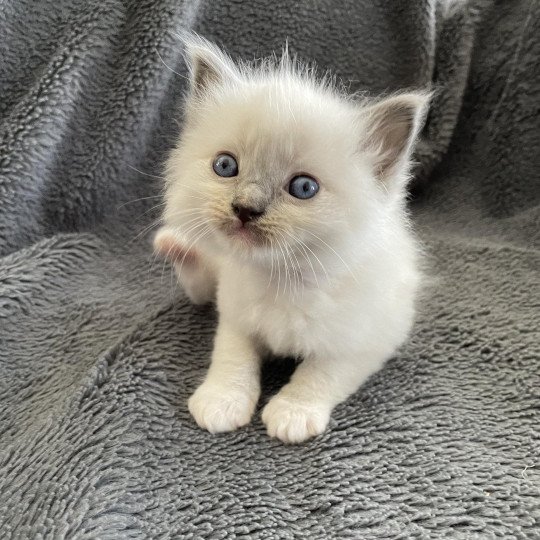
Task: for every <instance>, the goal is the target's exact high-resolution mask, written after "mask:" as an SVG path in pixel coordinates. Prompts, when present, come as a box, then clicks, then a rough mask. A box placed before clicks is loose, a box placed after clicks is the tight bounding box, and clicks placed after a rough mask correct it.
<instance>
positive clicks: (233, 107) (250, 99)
mask: <svg viewBox="0 0 540 540" xmlns="http://www.w3.org/2000/svg"><path fill="white" fill-rule="evenodd" d="M187 52H188V60H189V65H190V69H191V88H190V92H189V95H188V97H187V102H186V111H185V124H184V129H183V133H182V135H181V138H180V141H179V143H178V145H177V147H176V148H175V149H174V150H173V151H172V153H171V156H170V159H169V161H168V164H167V170H166V208H165V212H164V216H163V220H164V228H163V229H162V230H161V231H160V232H159V233H158V235H157V236H156V239H155V246H156V249H157V250H158V251H159V252H162V253H164V254H166V253H167V252H169V253H171V254H172V259H173V261H174V262H175V265H176V269H177V273H178V277H179V281H180V283H181V284H182V285H183V287H184V288H185V291H186V293H187V295H188V296H189V297H190V299H191V300H192V301H193V302H195V303H205V302H210V301H213V300H214V299H215V300H216V302H217V309H218V312H219V325H218V328H217V334H216V337H215V343H214V350H213V353H212V361H211V365H210V368H209V370H208V373H207V375H206V378H205V380H204V382H203V383H202V384H201V386H199V388H198V389H197V390H196V391H195V393H194V394H193V395H192V396H191V398H190V400H189V403H188V405H189V410H190V412H191V414H192V415H193V417H194V419H195V420H196V422H197V423H198V424H199V426H201V427H202V428H204V429H207V430H208V431H210V432H212V433H216V432H224V431H230V430H234V429H236V428H239V427H241V426H244V425H246V424H247V423H248V422H249V421H250V419H251V417H252V415H253V413H254V411H255V407H256V404H257V401H258V399H259V395H260V391H261V389H260V381H259V376H260V365H261V357H262V356H264V355H265V354H266V353H268V352H270V353H273V354H276V355H280V356H295V357H299V358H301V359H302V362H301V363H300V365H299V366H298V367H297V369H296V371H295V373H294V374H293V376H292V378H291V380H290V382H289V383H288V384H286V385H285V386H284V387H283V388H282V389H281V390H280V391H279V392H278V393H277V395H275V396H274V397H273V398H272V399H271V400H270V401H269V403H268V404H267V405H266V406H265V408H264V410H263V412H262V420H263V422H264V423H265V425H266V428H267V431H268V434H269V435H270V436H272V437H277V438H278V439H281V440H282V441H284V442H286V443H299V442H302V441H304V440H306V439H308V438H310V437H312V436H316V435H319V434H320V433H322V432H323V431H324V430H325V428H326V427H327V425H328V421H329V418H330V414H331V412H332V409H333V408H334V407H335V406H336V405H337V404H338V403H340V402H342V401H344V400H345V399H347V397H348V396H350V395H351V394H352V393H353V392H355V391H356V390H357V389H358V388H359V387H360V386H361V385H362V384H363V383H364V382H365V381H366V379H367V378H368V377H369V376H370V375H372V374H373V373H375V372H376V371H377V370H379V369H381V367H382V366H383V364H384V362H385V361H386V360H387V359H388V358H390V357H391V356H392V355H393V354H394V353H395V352H396V349H397V348H398V347H399V346H400V345H401V344H402V343H403V342H404V341H405V340H406V338H407V335H408V333H409V331H410V329H411V326H412V323H413V316H414V311H415V309H414V302H415V297H416V294H417V289H418V287H419V282H420V279H421V277H420V272H419V269H418V266H419V262H418V260H419V249H418V246H417V243H416V241H415V239H414V237H413V235H412V234H411V231H410V225H409V221H408V218H407V212H406V209H405V198H406V184H407V178H408V169H409V163H410V156H411V150H412V146H413V142H414V139H415V137H416V135H417V132H418V130H419V128H420V125H421V121H422V118H423V115H424V112H425V109H426V107H427V101H428V98H427V96H426V95H425V94H422V93H403V94H400V95H394V96H391V97H387V98H385V99H381V100H378V101H375V102H369V101H365V100H364V101H360V102H358V101H355V100H354V99H353V98H351V97H346V96H344V95H342V92H340V91H338V90H337V89H336V88H335V87H334V85H332V84H331V82H329V81H328V80H327V79H326V80H323V81H317V80H315V78H314V76H313V73H312V71H310V70H308V69H304V68H301V67H299V66H298V65H297V64H296V63H295V62H293V61H292V60H290V59H289V58H288V56H287V55H286V54H285V55H284V56H283V58H282V59H281V60H280V61H274V62H272V61H267V62H263V63H261V64H260V65H258V66H253V65H248V64H242V65H235V64H234V63H233V61H232V60H231V59H230V58H229V57H228V56H226V55H225V54H224V53H223V52H221V51H220V50H219V49H218V48H216V47H215V46H214V45H212V44H210V43H208V42H206V41H205V40H202V39H200V38H193V39H192V40H191V41H189V42H188V44H187Z"/></svg>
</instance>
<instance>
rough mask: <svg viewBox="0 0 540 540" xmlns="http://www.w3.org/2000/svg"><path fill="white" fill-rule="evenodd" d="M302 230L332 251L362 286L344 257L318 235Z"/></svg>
mask: <svg viewBox="0 0 540 540" xmlns="http://www.w3.org/2000/svg"><path fill="white" fill-rule="evenodd" d="M300 230H302V231H304V232H307V233H308V234H311V236H313V237H315V238H316V239H317V240H319V241H320V242H321V243H322V244H324V245H325V246H326V247H327V248H328V249H330V250H331V251H332V252H333V253H335V255H336V256H337V257H338V259H339V260H340V261H341V262H342V263H343V266H345V269H346V270H347V271H348V272H349V273H350V274H351V276H352V278H353V279H354V280H355V281H356V283H358V285H360V283H359V281H358V279H357V278H356V276H355V274H354V273H353V271H352V270H351V269H350V267H349V265H348V264H347V263H346V262H345V261H344V260H343V257H342V256H341V255H340V254H339V253H338V252H337V251H336V250H335V249H334V248H333V247H332V246H330V245H329V244H327V243H326V242H325V241H324V240H323V239H322V238H319V237H318V236H317V235H316V234H314V233H312V232H311V231H308V230H306V229H302V228H300Z"/></svg>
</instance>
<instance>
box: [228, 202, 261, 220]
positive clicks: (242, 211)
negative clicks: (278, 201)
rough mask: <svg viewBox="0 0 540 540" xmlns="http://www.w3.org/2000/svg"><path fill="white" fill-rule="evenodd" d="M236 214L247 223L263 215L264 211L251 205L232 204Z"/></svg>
mask: <svg viewBox="0 0 540 540" xmlns="http://www.w3.org/2000/svg"><path fill="white" fill-rule="evenodd" d="M232 209H233V212H234V214H235V216H236V217H237V218H238V219H239V220H240V221H241V222H242V223H243V224H244V225H245V224H246V223H247V222H248V221H253V220H255V219H257V218H258V217H260V216H262V215H263V213H264V212H261V211H260V210H257V209H256V208H251V207H249V206H243V205H240V204H233V205H232Z"/></svg>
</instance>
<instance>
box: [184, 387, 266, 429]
mask: <svg viewBox="0 0 540 540" xmlns="http://www.w3.org/2000/svg"><path fill="white" fill-rule="evenodd" d="M258 397H259V396H258V391H257V392H256V393H251V394H250V393H249V392H247V391H246V392H242V391H240V390H238V389H231V388H228V387H227V386H219V385H215V384H207V383H203V384H201V386H199V388H197V390H196V391H195V393H194V394H193V395H192V396H191V397H190V398H189V401H188V408H189V412H190V413H191V415H192V416H193V418H194V419H195V421H196V422H197V424H198V425H199V426H200V427H202V428H203V429H206V430H208V431H209V432H210V433H221V432H224V431H233V430H235V429H238V428H239V427H242V426H245V425H246V424H249V421H250V420H251V417H252V416H253V412H254V411H255V406H256V405H257V400H258Z"/></svg>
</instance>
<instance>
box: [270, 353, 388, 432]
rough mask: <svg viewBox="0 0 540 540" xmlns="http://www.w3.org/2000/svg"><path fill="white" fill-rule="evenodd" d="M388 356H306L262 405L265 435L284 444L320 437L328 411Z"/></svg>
mask: <svg viewBox="0 0 540 540" xmlns="http://www.w3.org/2000/svg"><path fill="white" fill-rule="evenodd" d="M386 358H388V354H381V352H380V351H379V352H377V353H376V354H373V352H372V353H371V354H370V355H367V354H365V353H364V354H360V355H358V356H356V355H355V356H354V358H352V357H351V358H349V359H345V358H340V359H336V358H318V357H308V358H306V359H304V361H303V362H302V363H301V364H300V365H299V366H298V368H297V369H296V371H295V372H294V374H293V375H292V377H291V380H290V382H289V383H288V384H286V385H285V386H284V387H283V388H282V389H281V390H280V391H279V392H278V393H277V394H276V395H275V396H274V397H273V398H272V399H271V400H270V401H269V402H268V404H267V405H266V407H265V408H264V410H263V413H262V420H263V422H264V424H265V425H266V427H267V430H268V434H269V435H270V436H271V437H276V438H278V439H280V440H282V441H283V442H285V443H300V442H302V441H305V440H306V439H309V438H310V437H314V436H316V435H320V434H321V433H322V432H323V431H324V430H325V429H326V426H327V425H328V421H329V420H330V413H331V412H332V409H333V408H334V407H335V406H336V405H337V404H338V403H341V402H342V401H345V399H347V398H348V397H349V396H350V395H351V394H352V393H354V392H355V391H356V390H357V389H358V388H359V387H360V386H361V385H362V384H363V383H364V382H365V381H366V379H367V378H368V377H369V376H370V375H371V374H373V373H375V372H376V371H378V370H379V369H380V368H381V367H382V365H383V364H384V361H385V360H386Z"/></svg>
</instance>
